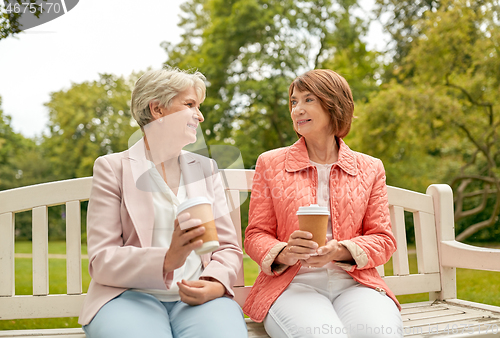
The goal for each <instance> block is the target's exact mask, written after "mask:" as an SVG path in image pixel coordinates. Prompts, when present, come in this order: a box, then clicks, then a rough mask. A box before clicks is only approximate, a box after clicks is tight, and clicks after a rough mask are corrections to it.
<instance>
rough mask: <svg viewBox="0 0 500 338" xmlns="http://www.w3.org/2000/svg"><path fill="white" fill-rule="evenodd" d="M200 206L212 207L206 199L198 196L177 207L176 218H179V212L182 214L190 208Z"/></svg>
mask: <svg viewBox="0 0 500 338" xmlns="http://www.w3.org/2000/svg"><path fill="white" fill-rule="evenodd" d="M200 204H210V205H212V203H210V201H209V200H208V198H206V197H202V196H200V197H194V198H190V199H188V200H187V201H184V202H182V203H181V204H180V205H179V206H178V207H177V216H179V214H180V213H181V212H183V211H184V210H186V209H189V208H191V207H194V206H195V205H200Z"/></svg>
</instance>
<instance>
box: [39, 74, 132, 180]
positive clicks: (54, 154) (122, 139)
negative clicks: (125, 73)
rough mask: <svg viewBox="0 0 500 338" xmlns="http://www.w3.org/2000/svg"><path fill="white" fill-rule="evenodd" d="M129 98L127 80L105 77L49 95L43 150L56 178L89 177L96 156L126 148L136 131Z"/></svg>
mask: <svg viewBox="0 0 500 338" xmlns="http://www.w3.org/2000/svg"><path fill="white" fill-rule="evenodd" d="M130 96H131V84H130V83H129V81H128V80H127V79H124V78H123V77H117V76H114V75H108V74H103V75H101V78H100V80H99V81H93V82H83V83H81V84H73V85H72V86H71V88H70V89H68V90H62V91H59V92H55V93H52V95H51V100H50V102H48V103H47V104H46V106H47V107H48V108H49V130H50V131H49V135H48V136H46V137H45V138H44V141H43V148H44V151H45V153H46V157H47V158H48V159H49V161H50V163H51V166H52V170H53V174H54V175H55V176H56V177H57V178H58V179H67V178H75V177H85V176H91V175H92V167H93V164H94V161H95V159H96V158H97V157H98V156H101V155H105V154H109V153H112V152H118V151H124V150H126V149H128V139H129V137H130V136H131V135H132V134H133V132H134V131H136V130H137V128H138V126H137V124H136V123H135V120H133V119H132V117H131V113H130V108H129V101H130Z"/></svg>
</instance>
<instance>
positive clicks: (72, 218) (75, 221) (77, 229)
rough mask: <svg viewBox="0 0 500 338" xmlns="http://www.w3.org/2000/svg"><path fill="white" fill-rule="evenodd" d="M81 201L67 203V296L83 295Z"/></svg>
mask: <svg viewBox="0 0 500 338" xmlns="http://www.w3.org/2000/svg"><path fill="white" fill-rule="evenodd" d="M80 213H81V212H80V201H70V202H67V203H66V281H67V294H68V295H78V294H81V293H82V244H81V243H82V235H81V233H82V230H81V229H82V224H81V223H82V221H81V214H80Z"/></svg>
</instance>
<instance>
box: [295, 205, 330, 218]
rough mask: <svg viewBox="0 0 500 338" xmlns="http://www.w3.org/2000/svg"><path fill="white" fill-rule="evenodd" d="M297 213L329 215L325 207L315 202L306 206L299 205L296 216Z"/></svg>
mask: <svg viewBox="0 0 500 338" xmlns="http://www.w3.org/2000/svg"><path fill="white" fill-rule="evenodd" d="M299 215H330V213H329V212H328V208H327V207H320V206H319V205H317V204H311V205H309V206H307V207H299V210H297V216H299Z"/></svg>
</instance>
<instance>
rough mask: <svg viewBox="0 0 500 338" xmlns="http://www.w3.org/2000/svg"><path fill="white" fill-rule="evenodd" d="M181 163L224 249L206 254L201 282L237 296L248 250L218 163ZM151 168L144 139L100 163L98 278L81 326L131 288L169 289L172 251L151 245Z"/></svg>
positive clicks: (94, 226) (94, 267) (92, 205)
mask: <svg viewBox="0 0 500 338" xmlns="http://www.w3.org/2000/svg"><path fill="white" fill-rule="evenodd" d="M180 165H181V171H182V175H183V177H184V183H185V185H186V191H187V195H188V197H189V198H192V197H197V196H205V197H207V198H208V199H209V200H210V202H212V206H213V212H214V216H215V218H216V220H215V223H216V226H217V233H218V236H219V242H220V247H219V249H217V250H216V251H214V252H212V253H211V254H206V255H202V257H201V258H202V264H203V267H204V270H203V273H202V275H201V277H200V278H201V279H211V278H214V279H216V280H218V281H219V282H221V283H222V284H223V285H224V286H225V288H226V294H227V295H228V296H229V297H232V296H234V293H233V291H232V290H231V287H232V286H233V285H234V282H235V281H236V275H237V273H238V270H239V269H240V266H241V261H242V251H241V249H240V247H239V246H238V241H237V238H236V232H235V230H234V226H233V224H232V222H231V218H230V216H229V211H228V207H227V205H226V199H225V194H224V189H223V185H222V181H221V178H220V175H219V174H218V171H217V164H216V163H215V161H214V160H212V159H209V158H207V157H204V156H201V155H197V154H193V153H189V152H184V151H183V152H182V153H181V156H180ZM149 170H156V169H150V166H149V164H148V162H147V160H146V154H145V145H144V139H141V140H140V141H139V142H137V143H136V144H135V145H134V146H132V147H131V148H130V149H129V150H127V151H124V152H121V153H116V154H110V155H106V156H102V157H99V158H98V159H97V160H96V161H95V164H94V177H93V183H92V191H91V194H90V201H89V206H88V213H87V243H88V255H89V272H90V276H91V277H92V281H91V282H90V286H89V290H88V293H87V296H86V297H85V301H84V304H83V308H82V311H81V313H80V318H79V323H80V324H81V325H86V324H88V323H90V321H91V320H92V318H94V316H95V315H96V313H97V312H98V311H99V309H100V308H101V307H102V306H103V305H104V304H106V303H107V302H109V301H110V300H111V299H113V298H115V297H117V296H118V295H120V294H121V293H123V292H124V291H126V290H127V289H130V288H143V289H159V290H167V289H168V288H169V287H170V285H171V283H172V275H173V274H172V273H170V274H169V275H167V276H165V277H164V276H163V261H164V258H165V255H166V253H167V248H158V247H151V242H152V235H153V228H154V207H153V198H152V193H151V191H152V190H153V189H154V187H153V186H151V185H149V182H150V180H149V179H147V178H148V176H149V173H148V171H149Z"/></svg>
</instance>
